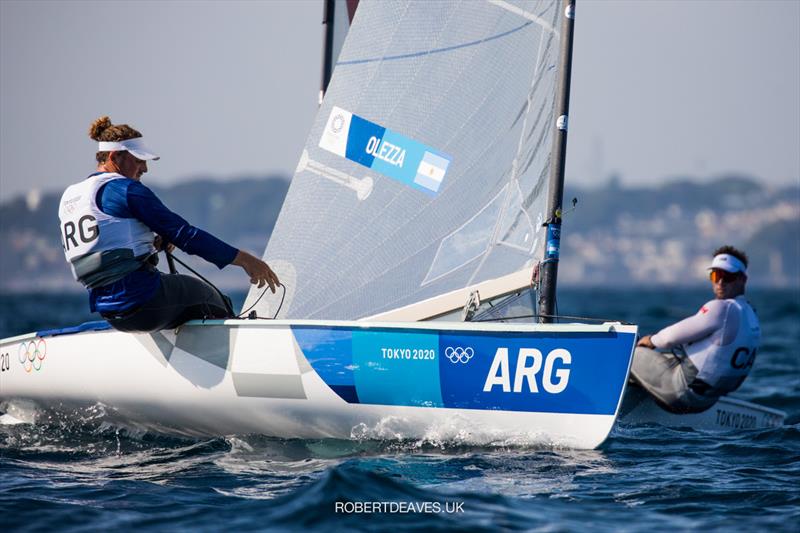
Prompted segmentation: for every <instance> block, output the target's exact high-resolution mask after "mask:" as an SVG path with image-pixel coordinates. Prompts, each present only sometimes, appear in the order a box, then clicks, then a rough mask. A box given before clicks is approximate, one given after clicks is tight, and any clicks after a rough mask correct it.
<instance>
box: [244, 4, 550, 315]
mask: <svg viewBox="0 0 800 533" xmlns="http://www.w3.org/2000/svg"><path fill="white" fill-rule="evenodd" d="M562 16H563V13H562V4H561V2H557V1H553V0H545V1H521V2H506V1H463V2H459V1H448V2H411V1H401V2H392V3H386V2H361V3H360V4H359V6H358V10H357V11H356V15H355V19H354V20H353V25H352V27H351V29H350V32H349V34H348V37H347V40H346V41H345V44H344V47H343V48H342V50H341V53H340V55H339V58H338V62H337V65H336V68H335V70H334V74H333V78H332V80H331V84H330V86H329V87H328V92H327V93H326V95H325V99H324V101H323V103H322V105H321V107H320V110H319V113H318V115H317V117H316V120H315V122H314V124H313V126H312V128H311V133H310V135H309V137H308V141H307V143H306V146H305V148H304V150H303V153H302V156H301V160H300V164H299V165H298V167H297V172H296V174H295V176H294V178H293V180H292V184H291V187H290V189H289V192H288V195H287V198H286V201H285V203H284V206H283V209H282V211H281V213H280V216H279V218H278V221H277V224H276V227H275V230H274V232H273V234H272V237H271V239H270V242H269V245H268V247H267V250H266V252H265V254H264V258H265V260H266V261H267V262H269V263H270V264H271V265H272V266H273V267H274V268H275V269H276V271H277V273H278V275H279V276H280V278H281V281H283V282H284V284H285V285H286V286H287V294H286V301H285V302H284V304H283V307H282V309H281V314H280V316H282V317H292V318H324V319H358V318H363V317H366V316H372V315H376V314H379V313H382V312H385V311H388V310H391V309H397V308H401V307H404V306H408V305H411V304H414V303H415V302H420V301H424V300H429V299H431V298H435V297H437V296H439V295H443V294H447V293H452V291H455V290H457V289H462V288H465V287H471V286H476V285H477V284H479V283H481V282H486V281H488V280H494V279H497V278H501V277H504V276H509V275H510V274H513V273H515V272H519V271H520V270H522V269H529V270H530V268H531V267H532V265H533V263H534V262H536V261H537V260H539V259H540V258H541V256H542V249H543V245H544V242H543V241H544V231H543V229H542V219H543V216H544V215H543V212H544V209H545V197H546V195H547V186H548V173H549V167H550V152H551V145H552V138H553V131H554V129H555V127H556V119H555V116H554V100H555V96H554V93H555V84H556V74H557V65H558V53H559V46H558V43H559V35H558V28H559V27H560V22H561V17H562ZM512 277H513V276H512ZM515 279H527V280H529V279H530V275H528V276H527V277H526V276H516V277H515ZM524 284H525V283H523V284H522V285H524ZM522 285H520V286H522ZM260 293H261V291H260V290H256V289H254V290H251V293H250V294H249V295H248V298H247V302H246V304H245V305H246V306H249V305H250V304H251V303H252V302H254V301H255V299H256V298H257V297H258V295H259V294H260ZM274 303H275V302H274V301H273V302H272V305H273V311H272V312H274ZM256 310H257V312H258V314H259V315H261V316H268V314H269V313H270V302H269V299H267V298H265V299H263V300H262V301H261V302H259V304H258V306H257V307H256Z"/></svg>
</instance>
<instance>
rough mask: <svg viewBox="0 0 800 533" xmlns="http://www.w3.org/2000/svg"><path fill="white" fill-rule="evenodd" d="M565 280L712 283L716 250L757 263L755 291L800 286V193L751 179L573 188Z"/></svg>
mask: <svg viewBox="0 0 800 533" xmlns="http://www.w3.org/2000/svg"><path fill="white" fill-rule="evenodd" d="M573 197H577V198H578V200H579V201H578V204H577V208H576V209H575V211H573V212H570V213H568V214H567V215H566V216H565V219H564V240H562V256H561V266H560V269H559V280H560V281H563V282H565V283H571V284H587V285H608V284H618V285H619V284H622V285H630V284H634V285H650V284H656V285H692V284H697V283H703V282H705V279H706V278H705V275H706V271H705V268H706V267H707V266H708V263H709V261H710V254H711V253H712V252H713V250H714V249H715V248H717V247H719V246H721V245H723V244H731V245H734V246H737V247H739V248H741V249H743V250H745V252H746V253H747V254H748V255H749V257H750V268H749V272H750V279H749V281H750V282H751V284H756V285H763V286H778V287H781V286H794V287H797V286H800V187H799V186H793V187H782V188H777V189H772V188H767V187H764V186H762V185H760V184H759V183H758V182H756V181H755V180H753V179H751V178H747V177H742V176H725V177H720V178H718V179H716V180H713V181H711V182H704V183H698V182H695V181H692V180H690V179H685V178H684V179H674V180H670V181H668V182H666V183H664V184H663V185H661V186H658V187H652V188H623V187H621V186H620V185H619V182H618V180H615V179H611V180H609V182H608V183H606V184H604V185H603V186H601V187H598V188H596V189H591V190H590V189H580V188H574V187H573V188H571V187H567V189H566V190H565V194H564V198H565V204H567V205H568V206H569V205H570V201H571V199H572V198H573Z"/></svg>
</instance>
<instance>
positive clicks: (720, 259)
mask: <svg viewBox="0 0 800 533" xmlns="http://www.w3.org/2000/svg"><path fill="white" fill-rule="evenodd" d="M715 268H718V269H720V270H724V271H725V272H741V273H743V274H747V267H746V266H744V263H742V262H741V261H740V260H739V259H738V258H736V257H734V256H732V255H729V254H719V255H716V256H714V260H713V261H711V266H710V267H708V270H713V269H715Z"/></svg>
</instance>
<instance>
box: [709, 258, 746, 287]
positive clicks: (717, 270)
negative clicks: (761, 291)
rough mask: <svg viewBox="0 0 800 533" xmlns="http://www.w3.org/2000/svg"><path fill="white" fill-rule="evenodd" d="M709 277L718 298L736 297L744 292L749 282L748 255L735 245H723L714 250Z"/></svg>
mask: <svg viewBox="0 0 800 533" xmlns="http://www.w3.org/2000/svg"><path fill="white" fill-rule="evenodd" d="M708 277H709V278H710V279H711V283H712V284H713V286H714V296H716V297H717V299H721V300H723V299H727V298H736V297H737V296H739V295H740V294H744V286H745V284H746V283H747V255H746V254H745V253H744V252H742V251H741V250H737V249H736V248H734V247H733V246H722V247H720V248H718V249H716V250H715V251H714V259H712V261H711V266H709V267H708Z"/></svg>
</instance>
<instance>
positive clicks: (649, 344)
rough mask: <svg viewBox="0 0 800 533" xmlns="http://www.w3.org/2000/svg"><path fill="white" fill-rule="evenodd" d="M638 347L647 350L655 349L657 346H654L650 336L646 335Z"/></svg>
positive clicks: (640, 340)
mask: <svg viewBox="0 0 800 533" xmlns="http://www.w3.org/2000/svg"><path fill="white" fill-rule="evenodd" d="M636 346H644V347H645V348H652V349H655V347H656V345H655V344H653V341H651V340H650V335H645V336H644V337H642V338H641V339H639V342H637V343H636Z"/></svg>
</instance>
